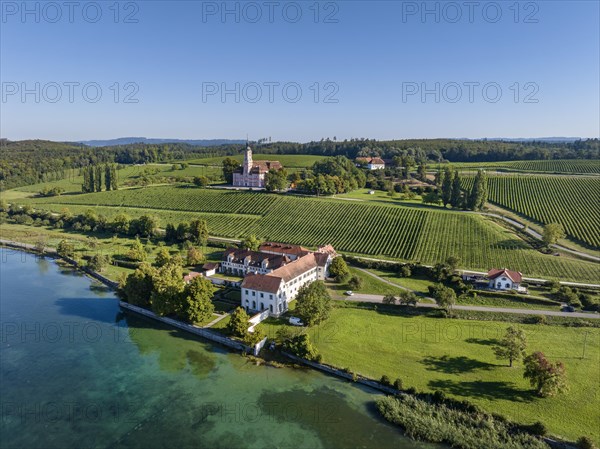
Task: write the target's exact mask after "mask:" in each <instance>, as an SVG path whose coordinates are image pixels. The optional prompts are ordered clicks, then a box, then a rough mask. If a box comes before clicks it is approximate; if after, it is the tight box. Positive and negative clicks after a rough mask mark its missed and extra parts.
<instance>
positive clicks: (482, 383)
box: [309, 305, 600, 443]
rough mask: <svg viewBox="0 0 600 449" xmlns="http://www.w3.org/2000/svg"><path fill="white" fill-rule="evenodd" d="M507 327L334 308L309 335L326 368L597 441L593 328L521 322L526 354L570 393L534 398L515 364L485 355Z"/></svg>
mask: <svg viewBox="0 0 600 449" xmlns="http://www.w3.org/2000/svg"><path fill="white" fill-rule="evenodd" d="M507 326H508V324H507V323H502V322H493V321H475V322H473V321H467V320H458V319H453V320H449V319H443V318H435V317H426V316H412V317H406V316H400V315H394V314H389V313H387V312H386V311H385V310H383V308H382V307H380V308H378V310H377V311H374V310H365V309H360V308H357V307H355V306H347V305H346V306H343V305H338V306H337V307H336V308H334V309H333V311H332V315H331V318H330V319H329V320H328V321H326V322H325V323H323V324H322V325H319V326H316V327H314V328H311V329H310V330H309V334H310V335H311V340H312V341H313V342H314V344H315V345H316V347H317V349H318V350H319V352H320V353H321V354H322V356H323V361H324V362H325V363H328V364H332V365H334V366H338V367H342V368H348V369H349V370H350V371H352V372H357V373H359V374H362V375H365V376H368V377H371V378H375V379H379V378H380V377H381V376H382V375H387V376H389V377H390V378H391V379H392V380H394V379H396V378H400V379H402V381H403V384H404V388H409V387H414V388H416V389H417V390H418V391H435V390H440V391H443V392H444V393H446V394H447V395H449V396H452V397H454V398H457V399H466V400H468V401H470V402H473V403H475V404H478V405H481V406H482V407H483V408H484V409H486V410H488V411H490V412H496V413H500V414H502V415H504V416H506V417H508V418H509V419H511V420H514V421H517V422H520V423H526V424H532V423H533V422H535V421H542V422H544V423H545V424H546V425H547V426H548V428H549V430H550V432H551V433H552V434H554V435H559V436H562V437H565V438H567V439H571V440H575V439H577V438H578V437H579V436H581V435H588V436H590V437H592V438H593V439H594V440H595V441H596V442H597V443H598V442H600V391H599V390H598V378H599V377H600V329H582V328H571V327H563V326H543V325H520V327H521V328H522V329H523V330H524V331H525V334H526V336H527V341H528V349H527V350H528V352H533V351H537V350H541V351H543V352H544V353H545V354H546V356H547V357H548V358H549V359H550V360H552V361H555V360H560V361H562V362H563V363H564V364H565V366H566V371H567V377H568V384H569V387H570V390H569V391H568V392H567V393H565V394H561V395H558V396H556V397H551V398H539V397H537V396H536V395H535V394H534V393H533V391H532V389H531V387H530V385H529V383H528V382H527V381H526V380H525V379H523V368H522V365H521V364H520V363H516V365H515V366H514V367H512V368H509V367H508V363H507V362H506V361H500V360H497V359H496V358H495V356H494V353H493V352H492V346H493V344H495V343H496V341H497V340H498V339H500V338H502V336H503V334H504V331H505V329H506V327H507Z"/></svg>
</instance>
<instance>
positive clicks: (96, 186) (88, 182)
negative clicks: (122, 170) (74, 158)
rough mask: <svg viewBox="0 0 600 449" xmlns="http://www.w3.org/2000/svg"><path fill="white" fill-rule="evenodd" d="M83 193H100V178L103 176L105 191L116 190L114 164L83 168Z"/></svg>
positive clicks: (115, 169)
mask: <svg viewBox="0 0 600 449" xmlns="http://www.w3.org/2000/svg"><path fill="white" fill-rule="evenodd" d="M82 171H83V184H82V185H81V191H82V192H83V193H90V192H102V184H103V183H102V177H103V175H104V187H105V190H117V189H118V184H117V167H116V166H115V164H105V165H88V166H87V167H83V169H82Z"/></svg>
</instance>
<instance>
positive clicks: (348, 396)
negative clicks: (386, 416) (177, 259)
mask: <svg viewBox="0 0 600 449" xmlns="http://www.w3.org/2000/svg"><path fill="white" fill-rule="evenodd" d="M0 266H1V268H0V270H1V271H0V275H1V277H0V286H1V296H0V318H1V324H2V329H1V330H2V335H1V349H0V376H1V377H0V398H1V412H2V413H1V419H2V421H1V427H0V446H1V447H2V448H80V447H99V448H103V447H111V448H163V447H178V448H187V447H190V448H191V447H194V448H271V447H272V448H346V447H360V448H387V447H390V448H392V447H393V448H432V447H433V446H431V445H424V444H419V443H415V442H412V441H410V440H408V439H406V438H404V437H403V436H402V435H401V433H400V432H399V431H398V430H397V429H396V428H394V427H392V426H390V425H388V424H387V423H385V422H382V421H381V420H380V419H378V417H377V414H376V411H375V410H374V407H373V400H374V398H375V397H376V393H375V392H373V391H370V390H368V389H363V388H359V387H357V386H355V385H353V384H351V383H348V382H344V381H341V380H338V379H335V378H333V377H329V376H325V375H322V374H320V373H317V372H314V371H311V370H293V369H288V368H285V369H278V368H271V367H265V366H256V365H254V364H252V363H250V362H249V361H248V360H247V359H245V358H243V357H241V356H240V355H238V354H235V353H231V352H228V351H227V350H226V349H224V348H221V347H219V346H216V345H213V344H212V343H208V342H205V341H202V340H200V339H197V338H194V337H192V336H190V335H188V334H186V333H183V332H181V331H177V330H173V329H171V328H167V327H164V326H162V325H159V324H158V323H156V322H154V321H152V320H147V319H144V318H141V317H138V316H134V315H132V314H130V313H123V312H122V311H121V310H120V309H119V306H118V302H117V300H116V299H115V297H114V295H113V294H112V293H111V292H110V291H107V290H106V289H105V288H104V287H102V286H100V285H98V284H95V283H93V282H92V281H91V280H90V279H88V278H86V277H84V276H82V275H81V274H79V273H77V272H75V271H72V270H71V269H68V268H63V267H59V266H58V265H57V264H56V263H55V262H54V261H52V260H48V259H37V258H36V257H34V256H32V255H29V254H25V253H19V252H13V251H8V250H2V263H1V264H0Z"/></svg>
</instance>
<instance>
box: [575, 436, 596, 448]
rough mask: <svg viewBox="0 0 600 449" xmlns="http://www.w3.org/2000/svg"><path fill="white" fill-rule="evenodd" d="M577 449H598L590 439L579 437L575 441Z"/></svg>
mask: <svg viewBox="0 0 600 449" xmlns="http://www.w3.org/2000/svg"><path fill="white" fill-rule="evenodd" d="M577 447H578V448H579V449H598V446H596V445H595V444H594V442H593V441H592V439H591V438H590V437H586V436H583V437H580V438H579V439H578V440H577Z"/></svg>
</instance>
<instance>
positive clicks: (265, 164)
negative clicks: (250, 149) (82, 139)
mask: <svg viewBox="0 0 600 449" xmlns="http://www.w3.org/2000/svg"><path fill="white" fill-rule="evenodd" d="M281 168H283V165H281V162H279V161H254V163H253V164H252V169H251V170H250V173H267V172H269V171H271V170H279V169H281Z"/></svg>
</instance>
